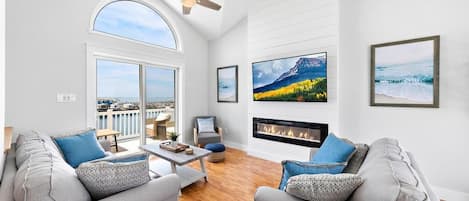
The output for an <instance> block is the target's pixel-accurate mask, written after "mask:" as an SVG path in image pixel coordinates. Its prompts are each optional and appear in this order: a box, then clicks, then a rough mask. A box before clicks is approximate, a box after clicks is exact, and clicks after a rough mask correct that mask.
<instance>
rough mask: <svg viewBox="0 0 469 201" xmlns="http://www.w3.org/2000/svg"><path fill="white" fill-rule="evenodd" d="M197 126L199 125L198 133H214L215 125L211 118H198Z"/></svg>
mask: <svg viewBox="0 0 469 201" xmlns="http://www.w3.org/2000/svg"><path fill="white" fill-rule="evenodd" d="M197 124H198V125H199V133H215V125H214V122H213V118H212V117H209V118H198V119H197Z"/></svg>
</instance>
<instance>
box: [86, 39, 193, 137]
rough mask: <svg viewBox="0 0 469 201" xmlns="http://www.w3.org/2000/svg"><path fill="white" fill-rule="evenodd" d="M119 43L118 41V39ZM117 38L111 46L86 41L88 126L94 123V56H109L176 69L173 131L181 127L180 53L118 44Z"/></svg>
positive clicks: (180, 129) (114, 58)
mask: <svg viewBox="0 0 469 201" xmlns="http://www.w3.org/2000/svg"><path fill="white" fill-rule="evenodd" d="M120 43H122V41H121V42H120ZM120 43H119V42H117V43H115V47H111V48H110V47H103V45H96V44H93V43H87V44H86V60H87V61H86V62H87V63H86V78H87V81H86V124H87V126H88V127H90V128H95V127H96V118H97V111H96V98H97V85H96V84H97V81H96V60H97V59H110V60H113V61H121V62H126V63H135V64H143V65H149V66H158V67H160V66H161V67H169V68H170V69H174V70H176V76H177V77H176V83H175V90H176V92H175V95H176V97H175V98H176V100H175V105H176V108H177V109H176V117H175V119H176V120H177V124H176V125H177V129H176V130H177V131H183V128H182V126H183V125H184V123H185V122H184V118H182V117H183V116H184V111H185V110H184V108H183V105H184V104H183V103H182V101H181V100H184V97H183V94H184V93H183V90H184V89H183V88H182V87H181V86H183V85H182V83H183V82H182V80H183V77H184V57H183V55H182V54H181V53H177V52H168V51H167V50H166V51H165V50H163V49H154V51H153V52H146V51H142V50H140V49H138V48H135V47H133V48H132V47H127V48H125V46H120V45H124V44H120ZM162 54H163V55H168V56H169V57H166V58H161V57H155V55H162Z"/></svg>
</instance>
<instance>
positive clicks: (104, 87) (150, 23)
mask: <svg viewBox="0 0 469 201" xmlns="http://www.w3.org/2000/svg"><path fill="white" fill-rule="evenodd" d="M94 30H96V31H100V32H104V33H108V34H113V35H117V36H121V37H124V38H129V39H134V40H137V41H141V42H146V43H150V44H154V45H159V46H163V47H167V48H172V49H175V48H176V41H175V39H174V36H173V33H172V31H171V29H170V28H169V26H168V25H167V24H166V22H165V21H164V20H163V19H162V18H161V16H160V15H159V14H158V13H157V12H155V11H154V10H152V9H151V8H149V7H147V6H145V5H143V4H140V3H136V2H133V1H117V2H113V3H111V4H109V5H107V6H105V7H104V8H103V9H102V10H101V11H100V12H99V14H98V16H97V17H96V20H95V23H94ZM146 75H147V76H146V82H147V97H149V98H152V97H160V98H168V97H170V98H174V81H175V80H174V70H169V69H162V68H155V67H147V68H146ZM97 85H98V86H97V87H98V92H97V93H98V94H97V96H98V97H139V69H138V65H136V64H127V63H118V62H112V61H107V60H97Z"/></svg>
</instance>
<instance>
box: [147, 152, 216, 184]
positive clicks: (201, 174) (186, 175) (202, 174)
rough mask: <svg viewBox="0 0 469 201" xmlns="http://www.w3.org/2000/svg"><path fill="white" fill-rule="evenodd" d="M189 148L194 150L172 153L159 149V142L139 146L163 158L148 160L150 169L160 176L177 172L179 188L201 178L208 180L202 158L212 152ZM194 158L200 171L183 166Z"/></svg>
mask: <svg viewBox="0 0 469 201" xmlns="http://www.w3.org/2000/svg"><path fill="white" fill-rule="evenodd" d="M190 148H191V149H193V150H194V154H192V155H187V154H186V153H185V152H179V153H174V152H171V151H168V150H165V149H161V148H160V144H159V143H154V144H147V145H141V146H140V149H141V150H143V151H145V152H148V153H150V154H153V155H155V156H157V157H159V158H161V159H164V160H156V161H152V162H150V171H152V172H153V173H155V174H158V175H161V176H163V175H167V174H171V173H174V174H177V175H178V176H179V178H180V179H181V188H184V187H186V186H189V185H190V184H192V183H195V182H196V181H198V180H200V179H202V178H204V179H205V181H206V182H207V181H208V178H207V177H208V175H207V172H206V170H205V164H204V159H203V158H204V157H206V156H208V155H209V154H210V153H212V152H211V151H209V150H206V149H202V148H198V147H194V146H190ZM196 160H199V162H200V169H201V170H200V171H198V170H196V169H193V168H190V167H187V166H184V165H186V164H188V163H190V162H192V161H196Z"/></svg>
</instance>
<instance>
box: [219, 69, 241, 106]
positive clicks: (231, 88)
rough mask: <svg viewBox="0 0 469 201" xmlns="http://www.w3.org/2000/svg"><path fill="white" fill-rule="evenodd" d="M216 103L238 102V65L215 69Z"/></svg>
mask: <svg viewBox="0 0 469 201" xmlns="http://www.w3.org/2000/svg"><path fill="white" fill-rule="evenodd" d="M217 101H218V102H219V103H223V102H224V103H237V102H238V65H233V66H226V67H219V68H217Z"/></svg>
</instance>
